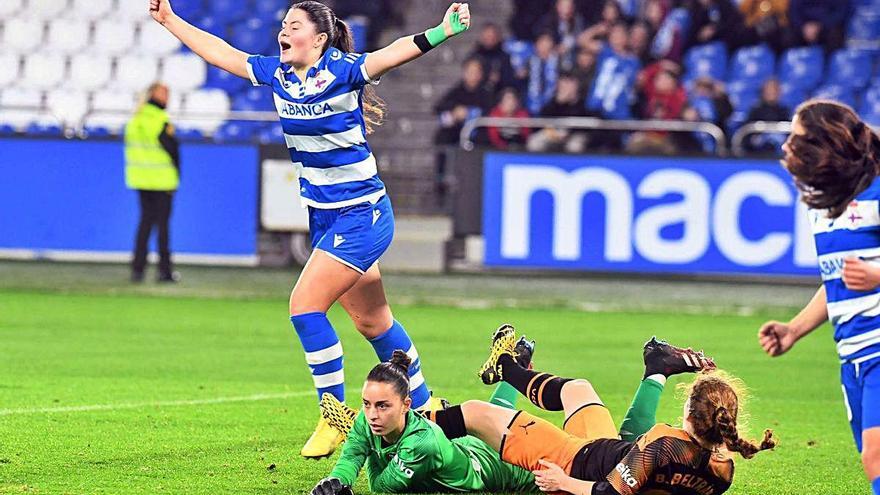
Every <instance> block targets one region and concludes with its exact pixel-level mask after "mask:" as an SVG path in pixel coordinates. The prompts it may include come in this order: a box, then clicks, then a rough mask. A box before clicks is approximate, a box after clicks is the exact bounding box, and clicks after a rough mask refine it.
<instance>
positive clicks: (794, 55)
mask: <svg viewBox="0 0 880 495" xmlns="http://www.w3.org/2000/svg"><path fill="white" fill-rule="evenodd" d="M824 67H825V54H824V53H823V52H822V47H819V46H804V47H800V48H792V49H790V50H786V51H785V53H783V54H782V59H781V60H780V61H779V72H778V74H779V76H778V77H779V80H781V81H785V82H787V83H790V84H791V85H792V86H794V87H797V88H800V89H803V90H805V91H810V90H812V89H813V88H815V87H816V86H818V85H819V83H820V82H821V80H822V72H823V68H824Z"/></svg>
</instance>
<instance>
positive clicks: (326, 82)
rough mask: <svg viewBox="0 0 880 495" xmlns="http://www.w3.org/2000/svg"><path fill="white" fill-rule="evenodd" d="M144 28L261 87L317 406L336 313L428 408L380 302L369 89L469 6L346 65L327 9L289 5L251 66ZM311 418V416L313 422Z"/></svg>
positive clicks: (324, 440)
mask: <svg viewBox="0 0 880 495" xmlns="http://www.w3.org/2000/svg"><path fill="white" fill-rule="evenodd" d="M149 4H150V13H151V15H152V16H153V18H154V19H155V20H156V21H157V22H159V23H160V24H162V25H163V26H165V28H166V29H168V31H170V32H171V33H172V34H173V35H174V36H176V37H177V38H178V39H180V40H181V41H182V42H183V43H184V44H185V45H186V46H188V47H189V48H190V49H191V50H192V51H193V52H195V53H196V54H198V55H199V56H201V57H202V58H204V59H205V60H206V61H207V62H208V63H210V64H213V65H215V66H217V67H220V68H221V69H224V70H226V71H228V72H230V73H232V74H235V75H237V76H240V77H243V78H247V79H250V80H251V82H252V83H253V84H254V85H256V86H268V87H270V88H271V89H272V91H273V93H274V97H275V106H276V108H277V110H278V115H279V117H280V120H281V126H282V128H283V130H284V135H285V140H286V142H287V146H288V148H289V150H290V157H291V160H292V161H293V164H294V166H295V167H296V168H297V170H298V172H299V174H300V196H301V198H302V202H303V204H304V205H305V206H307V207H308V209H309V226H310V231H311V237H312V246H313V248H314V252H313V254H312V257H311V258H310V259H309V262H308V263H307V264H306V266H305V268H304V269H303V272H302V274H301V275H300V277H299V280H298V281H297V283H296V285H295V287H294V288H293V291H292V292H291V295H290V308H289V309H290V321H291V322H292V324H293V326H294V327H295V328H296V333H297V335H298V336H299V339H300V341H301V343H302V346H303V349H304V350H305V353H306V362H307V363H308V365H309V368H310V369H311V372H312V377H313V380H314V384H315V388H316V389H317V392H318V397H319V398H320V396H321V395H322V394H323V393H325V392H326V393H330V394H332V395H333V396H334V397H336V398H337V399H338V400H340V401H344V400H345V392H344V381H345V380H344V378H345V377H344V373H343V351H342V346H341V344H340V342H339V338H338V337H337V334H336V332H335V330H334V329H333V327H332V326H331V324H330V321H329V320H328V319H327V311H328V310H329V309H330V307H331V306H332V305H333V304H334V303H335V302H336V301H339V303H340V304H341V305H342V307H343V308H345V310H346V311H347V312H348V314H349V315H350V316H351V319H352V320H353V321H354V324H355V327H357V329H358V331H359V332H360V333H361V334H362V335H363V336H364V337H365V338H367V339H368V340H369V342H370V343H371V344H372V345H373V347H374V349H375V351H376V354H377V356H378V357H379V359H380V360H381V361H387V360H388V359H390V358H391V354H392V353H393V351H394V350H395V349H405V350H408V352H407V354H408V355H409V356H410V358H411V359H412V360H413V365H412V366H411V367H410V370H409V372H410V386H411V390H410V396H411V398H412V403H413V407H414V408H416V409H418V408H424V407H436V406H437V404H436V403H438V402H439V401H438V400H437V399H432V398H431V396H430V392H429V391H428V387H427V384H426V383H425V379H424V377H423V376H422V373H421V365H420V361H419V357H418V353H417V352H416V348H415V346H414V345H413V343H412V341H411V340H410V338H409V336H408V335H407V332H406V330H404V328H403V326H401V324H400V323H398V322H397V321H396V320H395V319H394V317H393V315H392V313H391V309H390V307H389V305H388V302H387V301H386V298H385V291H384V289H383V287H382V279H381V275H380V273H379V267H378V265H377V264H376V262H377V260H378V259H379V257H380V256H381V255H382V253H384V252H385V250H386V249H387V248H388V246H389V244H390V243H391V238H392V236H393V233H394V214H393V212H392V209H391V202H390V201H389V199H388V197H387V196H386V194H385V186H384V184H383V183H382V181H381V180H380V179H379V176H378V174H377V170H376V160H375V158H374V157H373V154H372V152H371V151H370V146H369V144H368V143H367V141H366V134H368V133H369V131H370V129H371V126H372V125H376V124H378V123H379V122H380V121H381V117H382V110H381V102H380V101H379V100H378V99H377V98H376V97H375V95H373V94H372V89H371V88H370V87H369V86H370V85H371V84H377V83H378V82H379V78H380V77H381V76H382V75H383V74H385V73H386V72H388V71H389V70H391V69H394V68H396V67H399V66H401V65H403V64H405V63H407V62H409V61H411V60H414V59H416V58H418V57H420V56H421V55H423V54H424V53H426V52H427V51H429V50H430V49H431V48H433V47H435V46H437V45H439V44H440V43H442V42H443V41H445V40H446V39H448V38H450V37H452V36H455V35H457V34H460V33H462V32H464V31H465V30H466V29H467V28H468V27H469V26H470V12H469V9H468V4H466V3H453V4H452V5H451V6H450V7H449V9H448V10H447V11H446V14H445V15H444V17H443V22H442V23H441V24H440V25H438V26H436V27H434V28H432V29H429V30H428V31H426V32H424V33H420V34H417V35H414V36H405V37H403V38H400V39H398V40H397V41H395V42H393V43H391V44H390V45H388V46H387V47H385V48H382V49H380V50H377V51H375V52H372V53H367V54H358V53H353V49H354V48H353V47H354V42H353V40H352V36H351V31H350V30H349V29H348V26H347V25H346V24H345V22H343V21H342V20H340V19H338V18H337V17H336V15H335V14H334V13H333V11H332V10H331V9H330V8H328V7H327V6H326V5H324V4H321V3H319V2H314V1H306V2H299V3H295V4H293V5H292V6H291V8H290V10H289V11H288V12H287V15H286V16H285V18H284V20H283V21H282V22H281V29H280V31H279V33H278V45H279V50H280V54H279V55H278V56H273V57H264V56H260V55H249V54H247V53H244V52H242V51H240V50H237V49H236V48H234V47H232V46H230V45H229V44H228V43H226V42H225V41H223V40H221V39H220V38H217V37H216V36H213V35H211V34H209V33H206V32H204V31H202V30H200V29H198V28H196V27H194V26H192V25H191V24H189V23H187V22H186V21H184V20H183V19H181V18H180V17H178V16H176V15H175V14H174V12H173V10H172V7H171V3H170V0H149ZM316 412H317V410H316ZM341 439H342V435H341V434H340V433H339V432H338V431H336V430H334V429H333V428H331V427H330V426H329V425H328V424H327V423H326V421H324V420H323V419H321V420H319V423H318V426H317V427H316V429H315V432H314V433H313V434H312V436H311V437H310V438H309V440H308V441H307V442H306V444H305V446H304V447H303V449H302V451H301V454H302V455H303V456H305V457H323V456H327V455H330V454H331V453H333V451H334V450H335V448H336V446H337V445H338V444H339V442H340V441H341Z"/></svg>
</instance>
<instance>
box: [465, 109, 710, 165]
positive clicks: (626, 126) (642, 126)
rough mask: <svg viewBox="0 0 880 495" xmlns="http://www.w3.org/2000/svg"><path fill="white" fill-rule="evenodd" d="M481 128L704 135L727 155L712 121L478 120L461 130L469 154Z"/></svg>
mask: <svg viewBox="0 0 880 495" xmlns="http://www.w3.org/2000/svg"><path fill="white" fill-rule="evenodd" d="M482 127H529V128H543V127H553V128H557V129H559V128H562V129H584V130H606V131H670V132H702V133H706V134H708V135H710V136H712V138H713V139H714V140H715V153H716V154H718V155H720V156H726V155H727V145H726V142H725V141H726V137H725V134H724V131H723V130H721V128H720V127H718V126H717V125H715V124H712V123H710V122H687V121H683V120H656V119H655V120H605V119H599V118H596V117H529V118H512V117H479V118H476V119H473V120H470V121H468V122H467V123H465V125H464V127H462V129H461V134H460V136H459V143H460V145H461V147H462V148H463V149H465V150H467V151H472V150H473V149H474V141H473V138H472V137H471V136H472V134H473V132H474V131H475V130H476V129H479V128H482Z"/></svg>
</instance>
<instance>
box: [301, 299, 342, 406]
mask: <svg viewBox="0 0 880 495" xmlns="http://www.w3.org/2000/svg"><path fill="white" fill-rule="evenodd" d="M290 322H291V323H293V327H294V328H296V334H297V335H298V336H299V341H300V342H301V343H302V346H303V350H304V351H305V353H306V363H307V364H308V365H309V369H310V370H311V371H312V381H313V382H314V384H315V389H317V391H318V401H320V400H321V395H322V394H324V393H325V392H326V393H329V394H332V395H333V396H334V397H336V399H337V400H339V402H345V373H344V371H343V367H342V362H343V354H342V344H341V343H340V342H339V337H338V336H337V335H336V331H335V330H333V326H332V325H331V324H330V320H328V319H327V314H326V313H320V312H315V313H305V314H301V315H295V316H291V317H290Z"/></svg>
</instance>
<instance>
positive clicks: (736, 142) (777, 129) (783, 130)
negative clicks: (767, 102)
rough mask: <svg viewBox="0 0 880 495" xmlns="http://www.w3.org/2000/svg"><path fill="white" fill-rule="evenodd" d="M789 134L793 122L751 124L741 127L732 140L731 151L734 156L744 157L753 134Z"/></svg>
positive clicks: (759, 122) (760, 121) (761, 121)
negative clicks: (746, 145) (748, 139)
mask: <svg viewBox="0 0 880 495" xmlns="http://www.w3.org/2000/svg"><path fill="white" fill-rule="evenodd" d="M768 132H769V133H773V134H789V133H791V122H789V121H787V120H783V121H778V122H776V121H763V120H759V121H757V122H749V123H748V124H745V125H743V126H742V127H740V128H739V129H738V130H737V131H736V132H735V133H734V134H733V137H732V138H731V139H730V149H731V151H732V152H733V155H734V156H743V155H744V154H745V153H746V149H745V141H746V138H747V137H749V136H751V135H752V134H763V133H768Z"/></svg>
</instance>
